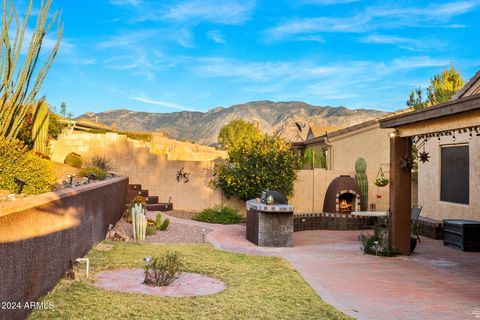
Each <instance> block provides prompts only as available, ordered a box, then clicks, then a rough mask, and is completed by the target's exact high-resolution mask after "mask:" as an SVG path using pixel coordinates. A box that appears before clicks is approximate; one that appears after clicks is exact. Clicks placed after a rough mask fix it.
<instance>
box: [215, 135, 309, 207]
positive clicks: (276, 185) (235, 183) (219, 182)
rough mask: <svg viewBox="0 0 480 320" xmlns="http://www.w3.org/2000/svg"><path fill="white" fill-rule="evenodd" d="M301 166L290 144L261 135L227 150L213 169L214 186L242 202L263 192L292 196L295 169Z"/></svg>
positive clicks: (297, 154) (295, 175)
mask: <svg viewBox="0 0 480 320" xmlns="http://www.w3.org/2000/svg"><path fill="white" fill-rule="evenodd" d="M301 167H302V160H301V157H300V153H299V152H298V151H297V150H293V149H292V148H291V146H290V144H289V143H287V142H286V141H284V140H282V139H280V138H278V137H268V136H264V137H263V138H262V139H259V140H258V141H255V142H254V143H251V144H244V145H242V146H240V147H238V148H234V149H231V150H228V158H227V160H226V161H225V162H222V163H219V164H217V165H216V167H215V181H214V184H215V185H216V186H217V187H219V188H221V189H222V190H223V192H224V193H225V195H226V196H227V197H228V198H229V197H230V196H232V195H236V196H238V197H239V198H240V199H241V200H249V199H254V198H257V197H260V195H261V194H262V191H263V190H266V189H268V190H275V191H278V192H280V193H282V194H284V195H285V196H287V197H289V196H292V195H293V187H294V182H295V180H296V178H297V170H299V169H300V168H301Z"/></svg>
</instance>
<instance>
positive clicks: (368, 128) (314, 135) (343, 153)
mask: <svg viewBox="0 0 480 320" xmlns="http://www.w3.org/2000/svg"><path fill="white" fill-rule="evenodd" d="M328 129H332V127H329V128H325V127H321V128H320V127H311V128H310V130H309V132H308V135H307V139H306V140H305V141H303V142H300V143H298V142H297V143H295V144H294V146H295V147H296V148H299V149H301V150H306V149H308V148H315V149H316V150H318V152H322V153H324V154H325V157H326V159H327V167H326V169H325V170H323V169H316V170H314V171H315V173H311V174H313V175H315V176H314V177H312V179H311V180H313V182H311V183H310V185H311V187H312V188H313V189H314V190H313V191H314V192H315V194H312V195H311V196H310V197H311V198H315V200H314V201H313V200H312V201H311V200H310V198H309V199H308V200H307V201H295V200H296V199H293V203H295V204H296V205H297V206H300V208H303V207H304V206H305V204H309V203H311V202H313V203H315V204H314V205H311V206H310V207H312V208H313V211H323V209H326V210H329V211H331V210H330V209H327V208H326V207H328V208H330V207H331V208H334V209H333V210H334V211H335V208H337V209H339V208H338V207H337V206H335V205H333V206H329V205H328V204H329V203H331V202H334V203H335V202H338V201H342V200H344V199H336V195H337V194H336V193H335V194H334V195H330V194H329V190H332V188H329V186H331V185H333V184H335V185H336V189H339V190H338V193H339V194H340V195H344V197H346V198H349V196H350V195H349V192H345V191H350V193H352V194H353V202H354V204H353V206H352V209H354V210H353V211H359V210H360V208H359V206H358V205H356V204H355V202H357V198H358V197H357V196H358V194H357V192H356V191H355V190H353V189H352V188H347V185H349V183H348V181H347V180H346V179H337V178H339V177H341V176H351V177H352V178H353V177H354V175H355V162H356V161H357V159H358V158H360V157H362V158H364V159H365V160H366V162H367V172H366V174H367V177H368V182H369V188H368V203H367V204H366V205H365V207H370V206H372V205H373V207H372V208H374V209H375V210H385V211H386V210H387V209H388V198H389V196H388V187H382V188H379V187H377V186H375V185H374V184H373V181H374V180H375V178H376V177H377V175H379V174H380V172H383V173H384V174H385V175H386V176H387V177H388V168H389V165H388V164H389V138H388V137H389V133H390V132H392V130H391V129H382V128H380V124H379V119H373V120H369V121H366V122H363V123H360V124H357V125H353V126H349V127H346V128H343V129H337V130H330V131H329V130H328ZM304 175H305V176H306V175H308V173H302V174H301V175H300V179H299V180H300V183H301V181H303V180H307V179H308V178H304V177H303V176H304ZM302 178H303V180H302ZM341 180H344V181H345V183H346V185H345V186H343V185H341V183H340V185H338V184H339V181H341ZM337 185H338V186H337ZM297 193H302V198H305V197H306V196H305V194H310V192H309V190H308V188H300V187H299V188H298V192H297ZM340 195H339V197H340ZM330 198H333V200H332V199H330ZM350 198H352V197H351V196H350ZM330 200H331V201H330ZM347 201H348V202H349V203H350V202H352V199H348V200H347ZM337 205H338V204H337Z"/></svg>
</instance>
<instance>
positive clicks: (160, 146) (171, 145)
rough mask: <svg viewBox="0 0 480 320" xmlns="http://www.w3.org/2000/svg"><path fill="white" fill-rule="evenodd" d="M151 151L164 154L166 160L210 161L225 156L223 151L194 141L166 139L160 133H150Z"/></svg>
mask: <svg viewBox="0 0 480 320" xmlns="http://www.w3.org/2000/svg"><path fill="white" fill-rule="evenodd" d="M151 152H152V153H155V154H165V155H167V159H168V160H187V161H210V160H215V159H217V158H226V157H227V153H226V152H225V151H219V150H215V148H212V147H208V146H202V145H198V144H194V143H189V142H184V141H177V140H173V139H168V138H166V137H164V136H162V135H156V134H152V144H151Z"/></svg>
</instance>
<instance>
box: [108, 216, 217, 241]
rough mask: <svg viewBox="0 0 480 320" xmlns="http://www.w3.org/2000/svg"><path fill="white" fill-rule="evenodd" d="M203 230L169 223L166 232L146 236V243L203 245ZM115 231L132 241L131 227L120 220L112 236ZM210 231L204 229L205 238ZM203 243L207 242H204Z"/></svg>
mask: <svg viewBox="0 0 480 320" xmlns="http://www.w3.org/2000/svg"><path fill="white" fill-rule="evenodd" d="M203 229H204V228H202V227H198V226H192V225H187V224H182V223H175V222H171V223H170V225H169V226H168V229H167V230H166V231H159V230H157V232H156V233H155V234H154V235H151V236H147V237H146V242H151V243H204V236H203V234H202V233H203V231H202V230H203ZM115 231H117V232H121V233H123V234H125V235H127V236H128V237H129V238H130V239H132V236H133V235H132V225H131V224H130V223H127V222H126V221H125V220H124V219H121V220H120V221H119V222H118V223H117V224H116V225H115V227H114V228H113V230H112V235H113V234H115ZM210 231H212V230H210V229H205V237H206V235H207V234H208V233H209V232H210ZM205 242H207V241H206V240H205Z"/></svg>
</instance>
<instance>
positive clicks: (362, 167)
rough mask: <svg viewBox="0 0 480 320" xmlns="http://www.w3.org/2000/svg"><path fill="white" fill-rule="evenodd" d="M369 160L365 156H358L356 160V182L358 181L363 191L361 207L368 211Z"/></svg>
mask: <svg viewBox="0 0 480 320" xmlns="http://www.w3.org/2000/svg"><path fill="white" fill-rule="evenodd" d="M366 171H367V161H366V160H365V159H364V158H358V159H357V161H356V162H355V182H357V185H358V187H359V188H360V191H361V192H362V195H361V201H360V209H361V210H362V211H366V210H367V209H368V178H367V174H366V173H365V172H366Z"/></svg>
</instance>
